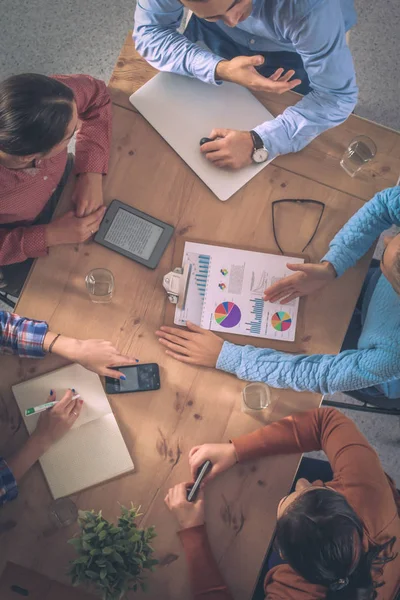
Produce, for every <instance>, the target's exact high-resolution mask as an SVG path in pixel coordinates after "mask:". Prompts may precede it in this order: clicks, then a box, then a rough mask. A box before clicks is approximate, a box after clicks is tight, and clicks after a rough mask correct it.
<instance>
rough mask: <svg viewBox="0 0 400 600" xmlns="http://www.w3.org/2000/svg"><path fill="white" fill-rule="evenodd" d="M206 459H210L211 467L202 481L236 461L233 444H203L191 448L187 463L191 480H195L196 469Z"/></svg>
mask: <svg viewBox="0 0 400 600" xmlns="http://www.w3.org/2000/svg"><path fill="white" fill-rule="evenodd" d="M206 460H210V461H211V464H212V468H211V470H210V471H209V472H208V473H207V475H206V476H205V477H204V479H203V482H202V483H206V482H207V481H210V480H211V479H214V477H216V476H217V475H219V474H220V473H223V472H224V471H227V470H228V469H230V468H231V467H232V466H233V465H235V464H236V463H237V461H238V459H237V456H236V450H235V446H234V445H233V444H203V445H202V446H195V447H194V448H192V449H191V451H190V452H189V465H190V472H191V474H192V477H193V481H196V478H197V471H198V469H199V468H200V467H201V465H202V464H203V463H205V462H206Z"/></svg>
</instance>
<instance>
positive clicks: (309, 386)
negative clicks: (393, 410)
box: [157, 187, 400, 404]
mask: <svg viewBox="0 0 400 600" xmlns="http://www.w3.org/2000/svg"><path fill="white" fill-rule="evenodd" d="M392 225H398V226H399V225H400V187H394V188H390V189H387V190H384V191H382V192H379V193H378V194H376V195H375V196H374V198H373V199H372V200H370V201H369V202H367V203H366V204H365V205H364V206H363V207H362V208H361V209H360V210H359V211H358V212H357V213H356V214H355V215H354V216H353V217H352V218H351V219H350V221H349V222H348V223H346V225H345V226H344V227H343V228H342V229H341V230H340V231H339V233H338V234H337V235H336V236H335V237H334V239H333V240H332V242H331V244H330V246H329V251H328V252H327V254H326V255H325V256H324V257H323V259H322V260H321V262H320V263H319V264H304V265H297V264H296V265H288V266H289V268H290V269H291V270H293V271H295V273H294V274H293V275H291V276H289V277H286V278H285V279H282V280H281V281H280V282H278V283H277V284H275V285H273V286H271V287H270V288H268V289H267V290H266V291H265V293H264V299H265V300H266V301H281V302H282V303H285V302H290V300H292V299H293V298H297V297H299V296H306V295H309V294H311V293H314V292H317V291H318V290H319V289H321V288H322V287H324V286H325V285H326V284H327V283H328V282H329V281H331V280H332V279H334V278H335V277H340V276H341V275H342V274H343V273H344V272H345V271H346V270H347V269H349V268H350V267H352V266H353V265H355V264H356V262H357V260H358V259H359V258H361V257H362V256H363V255H364V254H365V253H366V252H367V250H368V249H369V248H370V247H371V245H372V244H373V243H374V241H375V240H376V239H377V237H378V236H379V235H380V234H381V233H382V232H383V231H385V230H386V229H388V228H389V227H390V226H392ZM359 305H360V307H361V330H360V335H359V338H358V341H357V342H356V344H355V345H354V346H353V349H344V348H343V349H342V351H341V352H340V353H339V354H337V355H330V354H314V355H310V356H309V355H305V354H300V355H292V354H286V353H285V352H278V351H276V350H272V349H270V348H254V347H253V346H239V345H237V344H231V343H229V342H223V340H221V338H219V336H217V335H215V334H214V333H212V332H211V331H206V330H204V329H201V328H200V327H197V326H196V325H193V324H189V325H188V328H189V331H184V330H179V329H176V328H173V327H165V326H164V327H162V328H161V330H160V331H157V335H158V337H159V340H160V342H161V344H163V345H164V346H165V347H166V348H167V354H169V355H170V356H173V357H174V358H176V359H178V360H180V361H182V362H186V363H189V364H198V365H204V366H210V367H217V369H221V370H223V371H227V372H228V373H234V374H236V375H237V376H238V377H239V378H240V379H245V380H248V381H263V382H265V383H267V384H268V385H271V386H272V387H276V388H293V389H294V390H297V391H305V390H311V391H315V392H320V393H323V394H327V393H333V392H347V391H352V390H361V393H362V396H363V398H365V399H367V398H371V400H372V399H376V398H378V399H379V398H389V399H399V404H400V234H398V235H396V236H393V237H390V238H385V250H384V253H383V256H382V259H381V262H380V266H379V267H378V268H375V270H374V271H373V272H371V269H370V272H369V274H368V276H367V279H366V281H365V283H364V288H363V291H362V294H361V296H360V301H359ZM355 316H357V311H356V313H355ZM352 333H353V331H352V330H350V331H348V334H349V335H347V336H346V337H347V338H349V337H351V335H350V334H352ZM355 394H356V393H355ZM356 397H357V396H356Z"/></svg>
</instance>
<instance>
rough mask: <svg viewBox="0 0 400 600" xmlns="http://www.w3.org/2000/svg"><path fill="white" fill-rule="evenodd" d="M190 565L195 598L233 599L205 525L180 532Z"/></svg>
mask: <svg viewBox="0 0 400 600" xmlns="http://www.w3.org/2000/svg"><path fill="white" fill-rule="evenodd" d="M178 535H179V537H180V540H181V542H182V545H183V547H184V550H185V554H186V559H187V562H188V566H189V575H190V583H191V586H192V589H193V595H194V600H202V599H204V598H207V600H233V598H232V595H231V593H230V592H229V589H228V587H227V586H226V584H225V582H224V580H223V577H222V575H221V573H220V571H219V568H218V565H217V563H216V560H215V558H214V556H213V554H212V552H211V548H210V544H209V541H208V537H207V532H206V527H205V525H200V526H197V527H191V528H189V529H183V530H181V531H180V532H179V533H178Z"/></svg>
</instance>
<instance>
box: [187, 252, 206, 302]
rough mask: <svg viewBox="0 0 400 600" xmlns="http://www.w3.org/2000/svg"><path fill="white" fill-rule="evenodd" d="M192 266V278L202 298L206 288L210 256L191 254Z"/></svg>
mask: <svg viewBox="0 0 400 600" xmlns="http://www.w3.org/2000/svg"><path fill="white" fill-rule="evenodd" d="M191 262H192V268H193V269H194V278H195V281H196V286H197V289H198V291H199V294H200V296H201V297H202V298H204V296H205V294H206V288H207V279H208V272H209V269H210V257H209V256H207V255H206V254H199V255H198V256H191Z"/></svg>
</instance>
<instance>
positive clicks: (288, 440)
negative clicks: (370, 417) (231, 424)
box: [232, 407, 371, 471]
mask: <svg viewBox="0 0 400 600" xmlns="http://www.w3.org/2000/svg"><path fill="white" fill-rule="evenodd" d="M232 443H233V444H234V446H235V450H236V454H237V457H238V460H239V462H243V461H246V460H253V459H255V458H259V457H262V456H276V455H284V454H297V453H303V452H312V451H315V450H323V451H324V452H325V453H326V455H327V457H328V460H329V462H330V464H331V466H332V468H333V470H334V471H336V470H340V469H341V467H342V465H341V464H340V457H341V454H342V452H343V451H344V449H346V448H349V449H350V450H351V448H352V447H353V448H354V447H356V446H357V447H358V448H359V447H360V446H362V447H365V449H366V450H367V451H368V456H369V455H370V451H371V447H370V446H369V444H368V442H367V440H366V439H365V438H364V436H363V435H362V434H361V433H360V432H359V430H358V429H357V427H356V426H355V424H354V423H353V421H352V420H351V419H349V418H348V417H346V416H345V415H343V414H342V413H341V412H339V411H338V410H336V409H335V408H331V407H329V408H315V409H313V410H309V411H305V412H302V413H296V414H294V415H290V416H288V417H285V418H284V419H281V420H280V421H276V422H275V423H271V424H270V425H267V426H266V427H262V428H260V429H258V430H256V431H254V432H253V433H249V434H246V435H242V436H240V437H238V438H235V439H233V440H232Z"/></svg>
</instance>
